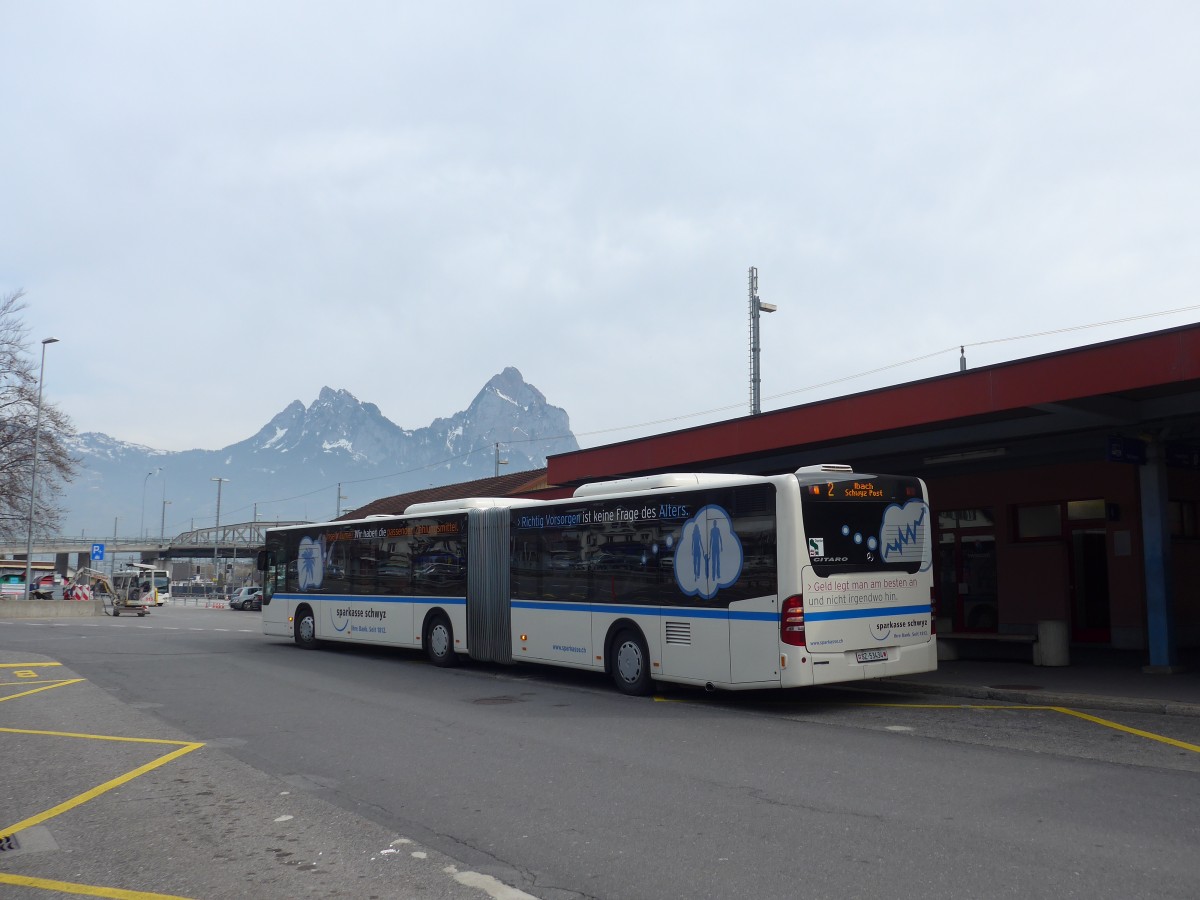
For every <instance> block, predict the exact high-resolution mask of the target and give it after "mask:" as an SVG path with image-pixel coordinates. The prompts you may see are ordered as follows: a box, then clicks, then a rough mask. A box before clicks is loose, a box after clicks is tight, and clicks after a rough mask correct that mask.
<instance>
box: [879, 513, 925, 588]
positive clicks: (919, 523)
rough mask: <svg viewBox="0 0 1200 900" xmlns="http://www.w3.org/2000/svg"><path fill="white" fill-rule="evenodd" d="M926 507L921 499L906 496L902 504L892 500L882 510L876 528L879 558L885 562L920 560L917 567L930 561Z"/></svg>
mask: <svg viewBox="0 0 1200 900" xmlns="http://www.w3.org/2000/svg"><path fill="white" fill-rule="evenodd" d="M928 517H929V507H928V506H926V505H925V503H924V502H923V501H921V500H909V501H908V502H907V503H905V504H904V505H903V506H897V505H896V504H894V503H893V504H892V505H891V506H889V507H888V508H887V509H886V510H884V512H883V527H881V528H880V529H879V541H880V544H881V546H882V548H883V549H882V552H883V561H884V562H886V563H908V562H918V561H919V562H920V571H922V572H926V571H928V570H929V567H930V566H932V565H933V548H932V547H931V546H930V545H929V541H928V540H926V537H927V535H928V534H929V529H928V528H927V527H926V522H927V521H928Z"/></svg>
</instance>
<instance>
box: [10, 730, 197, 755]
mask: <svg viewBox="0 0 1200 900" xmlns="http://www.w3.org/2000/svg"><path fill="white" fill-rule="evenodd" d="M0 733H4V734H38V735H44V736H46V737H69V738H84V739H85V740H89V741H124V742H127V743H131V744H167V745H168V746H171V747H191V748H192V749H193V750H195V749H196V748H197V747H203V746H204V744H199V743H196V742H195V741H172V740H169V739H167V738H142V737H124V736H122V735H117V734H81V733H78V732H73V731H38V730H36V729H33V728H0Z"/></svg>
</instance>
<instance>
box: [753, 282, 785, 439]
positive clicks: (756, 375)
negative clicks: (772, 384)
mask: <svg viewBox="0 0 1200 900" xmlns="http://www.w3.org/2000/svg"><path fill="white" fill-rule="evenodd" d="M777 309H779V307H778V306H776V305H775V304H774V303H764V302H763V301H762V300H760V299H758V268H757V267H756V266H751V267H750V415H752V416H757V415H758V414H759V413H760V412H762V373H761V371H760V369H759V361H758V357H759V349H760V348H759V338H758V322H759V319H760V318H761V315H760V314H761V313H773V312H775V310H777Z"/></svg>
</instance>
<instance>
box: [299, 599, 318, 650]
mask: <svg viewBox="0 0 1200 900" xmlns="http://www.w3.org/2000/svg"><path fill="white" fill-rule="evenodd" d="M295 635H296V643H297V644H299V645H300V646H301V647H303V648H304V649H305V650H313V649H315V648H316V646H317V620H316V618H315V617H314V616H313V612H312V610H311V609H309V608H308V607H307V606H306V607H304V608H303V609H301V610H300V612H299V613H298V614H297V616H296V631H295Z"/></svg>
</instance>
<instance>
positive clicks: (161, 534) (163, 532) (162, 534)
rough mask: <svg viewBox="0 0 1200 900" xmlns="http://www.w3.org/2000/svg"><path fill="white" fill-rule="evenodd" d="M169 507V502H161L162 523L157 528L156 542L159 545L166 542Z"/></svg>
mask: <svg viewBox="0 0 1200 900" xmlns="http://www.w3.org/2000/svg"><path fill="white" fill-rule="evenodd" d="M170 505H171V501H170V500H163V511H162V523H161V524H160V525H159V526H158V542H159V543H160V544H164V543H166V540H167V507H168V506H170ZM159 552H162V551H159Z"/></svg>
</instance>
